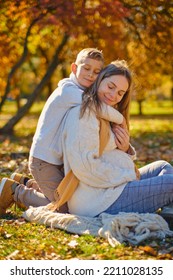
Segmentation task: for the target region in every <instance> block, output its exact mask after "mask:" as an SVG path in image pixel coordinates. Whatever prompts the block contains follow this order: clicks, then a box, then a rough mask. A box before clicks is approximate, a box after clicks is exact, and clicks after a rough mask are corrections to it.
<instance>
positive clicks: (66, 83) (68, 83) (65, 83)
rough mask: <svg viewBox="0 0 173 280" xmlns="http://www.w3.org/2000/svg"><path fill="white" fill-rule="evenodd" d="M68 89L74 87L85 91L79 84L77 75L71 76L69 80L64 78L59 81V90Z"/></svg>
mask: <svg viewBox="0 0 173 280" xmlns="http://www.w3.org/2000/svg"><path fill="white" fill-rule="evenodd" d="M64 87H66V88H68V87H74V88H77V89H78V88H79V89H81V90H84V88H83V87H82V86H81V85H80V84H79V83H78V81H77V79H76V77H75V75H74V74H73V73H71V74H70V76H69V78H64V79H62V80H60V81H59V83H58V88H64Z"/></svg>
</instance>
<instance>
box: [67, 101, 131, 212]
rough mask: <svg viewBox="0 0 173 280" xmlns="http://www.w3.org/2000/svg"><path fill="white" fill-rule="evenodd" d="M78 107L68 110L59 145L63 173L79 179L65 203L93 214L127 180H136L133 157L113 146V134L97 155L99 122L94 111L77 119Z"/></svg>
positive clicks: (108, 202) (116, 194) (73, 209)
mask: <svg viewBox="0 0 173 280" xmlns="http://www.w3.org/2000/svg"><path fill="white" fill-rule="evenodd" d="M79 112H80V106H77V107H75V108H73V109H71V110H70V112H69V113H68V115H67V118H66V121H65V122H64V128H63V134H62V146H63V153H64V168H65V173H67V172H68V171H69V170H70V169H72V171H73V172H74V174H75V175H76V176H77V178H78V179H79V180H80V183H79V186H78V188H77V190H76V191H75V193H74V194H73V196H72V198H71V199H70V201H69V202H68V206H69V212H70V213H71V214H76V215H84V216H90V217H94V216H96V215H98V214H99V213H101V212H102V211H104V210H106V209H107V208H108V207H109V206H110V205H111V204H112V203H113V202H114V201H115V200H116V199H117V198H118V197H119V195H120V194H121V192H122V191H123V189H124V187H125V185H126V183H127V182H129V181H132V180H135V179H136V174H135V170H134V163H133V158H134V157H135V152H134V155H133V156H130V155H128V154H127V153H125V152H123V151H120V150H118V149H116V147H115V141H114V134H113V133H111V137H110V140H109V142H108V144H107V146H106V149H105V151H104V153H103V155H102V156H101V157H100V158H99V156H98V155H99V122H98V120H97V118H96V117H95V115H94V114H93V113H90V114H85V116H84V117H82V118H81V119H80V118H79Z"/></svg>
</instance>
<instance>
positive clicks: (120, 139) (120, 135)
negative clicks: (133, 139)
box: [112, 124, 130, 152]
mask: <svg viewBox="0 0 173 280" xmlns="http://www.w3.org/2000/svg"><path fill="white" fill-rule="evenodd" d="M112 131H113V133H114V135H115V144H116V145H117V148H118V149H119V150H121V151H124V152H127V151H128V149H129V140H130V136H129V132H128V130H127V129H126V128H123V127H121V126H120V125H117V124H113V125H112Z"/></svg>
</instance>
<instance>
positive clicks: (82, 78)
mask: <svg viewBox="0 0 173 280" xmlns="http://www.w3.org/2000/svg"><path fill="white" fill-rule="evenodd" d="M71 67H72V72H73V73H74V74H75V76H76V79H77V81H78V83H79V84H80V85H81V86H83V87H89V86H91V85H92V84H93V82H94V81H95V79H96V78H97V76H98V74H99V73H100V71H101V70H102V68H103V62H102V61H99V60H95V59H92V58H85V60H84V61H83V63H80V64H79V65H76V64H75V63H72V65H71Z"/></svg>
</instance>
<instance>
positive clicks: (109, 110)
mask: <svg viewBox="0 0 173 280" xmlns="http://www.w3.org/2000/svg"><path fill="white" fill-rule="evenodd" d="M99 117H101V118H103V119H105V120H107V121H110V122H113V123H117V124H122V122H123V115H122V114H121V113H120V112H118V110H116V109H114V108H113V107H111V106H108V105H106V104H105V103H102V109H101V112H100V115H99Z"/></svg>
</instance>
